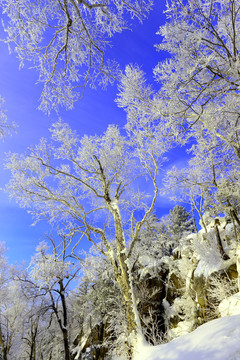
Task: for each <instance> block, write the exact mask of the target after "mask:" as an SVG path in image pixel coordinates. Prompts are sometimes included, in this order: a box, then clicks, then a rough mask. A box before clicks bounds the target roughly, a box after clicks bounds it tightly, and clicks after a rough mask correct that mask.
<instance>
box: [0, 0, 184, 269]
mask: <svg viewBox="0 0 240 360" xmlns="http://www.w3.org/2000/svg"><path fill="white" fill-rule="evenodd" d="M163 9H164V2H159V5H157V4H155V7H154V9H153V11H152V12H151V14H150V16H149V18H148V19H147V20H145V21H144V23H143V24H142V25H141V24H139V23H134V25H133V28H132V31H125V32H123V33H122V34H117V35H116V36H115V37H114V38H113V39H112V44H113V47H112V48H111V49H110V50H108V54H107V55H108V56H109V57H111V58H115V59H116V60H118V62H119V64H120V66H121V68H122V69H124V67H125V66H126V65H127V64H129V63H133V64H135V63H138V64H139V65H140V66H141V67H142V69H143V71H145V72H146V73H147V74H148V76H149V77H151V76H152V69H153V67H154V66H155V65H156V64H157V62H158V61H160V60H161V59H163V57H164V54H163V53H158V52H157V51H156V50H155V48H154V44H156V43H159V42H160V37H159V36H158V35H156V32H157V30H158V28H159V26H160V25H161V24H163V22H164V18H165V17H164V15H163V13H162V12H163ZM1 33H2V29H1ZM0 54H1V55H0V94H1V95H2V96H3V97H4V98H5V100H6V104H5V105H6V108H7V111H8V118H9V121H15V122H16V123H17V125H18V129H17V133H16V134H13V136H11V137H7V138H6V140H5V141H4V142H0V164H1V166H0V187H1V188H4V186H5V184H6V183H7V182H8V180H9V178H10V174H9V172H8V170H4V169H3V163H4V158H5V153H6V152H8V151H12V152H20V153H23V152H24V151H25V150H26V148H27V147H28V146H30V145H32V144H36V143H38V141H39V139H40V138H41V137H48V136H49V134H48V129H49V128H50V126H51V124H52V123H53V122H54V121H56V120H57V118H58V116H57V115H56V114H55V113H54V112H53V113H52V114H51V115H50V116H47V115H45V114H43V113H42V112H40V111H39V110H37V107H38V105H39V97H40V93H41V85H36V81H37V78H38V74H37V73H36V72H35V71H34V70H29V69H28V64H26V65H25V67H24V68H23V69H21V70H20V71H19V62H18V60H17V59H16V57H15V55H14V53H13V54H11V55H9V53H8V49H7V46H6V45H4V44H3V43H2V42H0ZM29 67H30V64H29ZM116 93H117V87H116V85H115V86H112V87H108V88H107V89H106V90H102V89H100V88H98V89H97V90H92V89H89V88H88V89H86V91H85V94H84V97H83V99H82V100H80V101H79V102H78V103H76V104H75V108H74V109H73V110H71V111H65V110H64V109H62V110H60V113H59V115H60V117H61V118H62V119H63V120H64V121H65V122H68V123H69V124H70V125H71V127H72V128H74V129H76V130H77V131H78V133H79V134H80V135H83V134H85V133H87V134H101V133H102V132H103V131H104V130H105V129H106V127H107V125H108V124H109V123H115V124H118V125H119V126H123V125H124V124H125V121H126V117H125V113H124V111H123V110H122V109H119V108H118V107H117V106H116V104H115V103H114V99H115V98H116ZM181 155H183V152H182V153H181V152H180V153H179V152H178V157H177V158H176V157H175V155H174V153H173V156H172V159H171V162H173V161H178V162H179V161H180V162H181V161H182V159H181ZM172 206H174V204H171V205H170V204H169V203H168V202H167V201H166V200H164V199H162V200H161V201H160V200H159V203H158V207H159V208H158V213H163V214H164V213H166V212H168V210H169V208H170V207H172ZM31 223H32V219H31V216H30V215H29V214H27V212H26V210H24V209H20V208H19V206H18V205H17V204H16V203H15V202H14V200H11V201H10V200H9V198H8V194H6V193H4V192H3V191H0V241H4V242H5V243H6V247H7V248H8V253H7V256H8V258H9V261H10V262H15V261H23V260H26V261H27V262H28V261H29V260H30V257H31V255H32V254H33V252H34V250H35V247H36V246H37V244H38V243H39V241H41V240H43V238H44V233H48V232H49V231H50V230H51V229H50V228H49V225H48V224H47V223H43V222H42V223H39V224H37V225H35V226H31Z"/></svg>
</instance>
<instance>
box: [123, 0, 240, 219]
mask: <svg viewBox="0 0 240 360" xmlns="http://www.w3.org/2000/svg"><path fill="white" fill-rule="evenodd" d="M166 18H167V20H166V24H165V25H163V26H161V28H160V30H159V34H160V35H161V36H162V38H163V40H162V42H161V44H160V45H158V46H157V48H158V49H159V50H164V51H167V52H168V53H169V55H170V57H169V58H168V59H167V60H165V61H162V62H159V63H158V64H157V66H156V67H155V69H154V76H155V80H156V81H157V82H158V83H159V89H158V90H155V89H156V87H151V86H149V85H148V84H147V81H146V79H145V77H144V74H143V72H142V71H141V70H140V69H139V68H138V67H130V66H128V67H127V68H126V71H125V74H123V76H122V80H121V84H120V86H119V90H120V92H119V96H118V99H117V102H118V104H119V106H121V107H124V108H125V109H126V111H127V114H128V121H131V119H136V118H137V119H139V121H141V119H142V118H151V119H155V122H156V123H158V121H159V119H160V118H161V119H162V120H161V124H162V125H163V124H164V125H165V126H166V128H167V131H166V134H169V135H170V136H171V138H172V139H175V141H176V144H179V143H181V144H185V145H186V144H187V145H188V144H190V148H191V152H192V155H193V160H191V164H189V168H188V169H186V171H185V174H182V176H181V174H180V176H178V179H177V181H176V182H175V184H176V188H177V186H178V185H179V184H180V185H179V186H180V187H182V188H183V190H184V188H185V190H184V191H183V192H182V195H183V196H184V197H186V195H188V198H189V200H190V202H191V204H192V205H193V207H195V209H196V210H197V211H198V213H199V215H200V217H202V214H203V212H204V210H203V208H202V207H203V206H202V205H203V202H204V201H202V200H204V199H205V197H208V199H207V201H206V206H209V205H210V206H211V207H213V206H216V204H217V206H218V208H219V211H223V209H220V207H221V206H222V208H223V207H224V206H225V209H226V207H228V210H229V211H232V212H233V214H234V215H236V211H235V209H236V196H237V195H238V194H239V185H238V184H239V180H238V173H239V160H240V156H239V145H240V144H239V96H238V95H239V94H238V93H239V56H238V53H239V49H240V35H239V23H240V12H239V4H238V2H237V1H234V0H233V1H228V2H226V1H224V0H218V1H213V0H210V1H199V0H190V1H187V2H184V1H182V0H171V1H169V2H168V3H167V8H166ZM186 173H187V174H186ZM173 175H174V177H175V179H176V176H175V175H176V172H175V173H174V174H173ZM186 175H187V176H186ZM168 182H169V179H168ZM228 188H229V190H230V191H229V192H228V193H227V190H226V189H228ZM189 190H190V191H189ZM230 193H231V196H230ZM209 195H210V196H209ZM211 198H212V202H211V201H210V202H209V200H211ZM233 201H234V202H235V204H234V205H235V206H234V207H233ZM237 202H238V201H237ZM231 207H232V208H231ZM235 218H236V216H235Z"/></svg>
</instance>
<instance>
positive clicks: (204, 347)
mask: <svg viewBox="0 0 240 360" xmlns="http://www.w3.org/2000/svg"><path fill="white" fill-rule="evenodd" d="M170 359H171V360H183V359H184V360H239V359H240V315H234V316H228V317H224V318H220V319H216V320H213V321H210V322H208V323H206V324H204V325H202V326H200V327H199V328H198V329H196V330H195V331H193V332H192V333H190V334H187V335H184V336H181V337H179V338H177V339H175V340H173V341H171V342H170V343H168V344H164V345H158V346H152V347H150V346H149V345H145V346H140V347H139V348H138V354H136V355H135V358H134V360H170Z"/></svg>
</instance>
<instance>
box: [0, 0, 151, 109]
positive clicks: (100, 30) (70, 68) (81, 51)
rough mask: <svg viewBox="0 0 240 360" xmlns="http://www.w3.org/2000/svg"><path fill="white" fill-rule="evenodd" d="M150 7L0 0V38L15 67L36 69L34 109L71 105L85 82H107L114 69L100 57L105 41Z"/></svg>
mask: <svg viewBox="0 0 240 360" xmlns="http://www.w3.org/2000/svg"><path fill="white" fill-rule="evenodd" d="M151 5H152V1H151V0H144V1H141V2H139V1H135V0H127V1H112V0H100V1H98V0H93V1H85V0H54V1H49V0H47V1H44V0H41V1H29V0H21V1H16V0H12V1H6V0H1V1H0V6H1V8H2V12H3V26H4V30H5V33H6V37H5V38H4V41H5V42H7V43H8V44H9V46H10V47H11V48H12V49H14V51H15V52H16V53H17V56H18V58H19V60H20V66H23V65H24V64H25V63H26V61H29V62H30V63H31V66H32V67H34V68H36V69H37V71H38V73H39V79H38V81H39V82H40V83H42V84H43V91H42V96H41V100H42V101H41V105H40V108H41V109H42V110H45V111H49V110H50V109H51V108H52V107H53V108H58V106H59V105H64V106H66V107H67V108H71V107H72V106H73V103H74V101H76V100H77V99H78V98H80V97H81V96H82V92H83V90H84V88H85V87H86V85H87V84H88V83H89V84H90V85H91V86H95V85H96V83H100V84H101V85H103V86H105V85H106V83H107V82H108V81H110V82H111V81H113V80H114V79H115V78H116V77H117V74H118V68H117V66H116V62H115V61H110V60H108V59H105V52H106V49H107V47H108V46H109V39H110V38H111V37H112V36H113V35H114V34H115V33H120V32H122V31H123V30H124V29H126V28H129V27H130V24H129V20H130V19H133V18H136V19H138V20H140V21H142V20H143V19H144V18H145V17H146V16H147V14H148V12H149V10H150V8H151Z"/></svg>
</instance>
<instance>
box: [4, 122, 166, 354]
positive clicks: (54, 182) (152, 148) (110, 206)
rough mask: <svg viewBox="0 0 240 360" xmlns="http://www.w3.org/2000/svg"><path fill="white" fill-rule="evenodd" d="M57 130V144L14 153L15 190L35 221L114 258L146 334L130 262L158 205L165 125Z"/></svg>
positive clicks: (134, 327) (128, 304)
mask: <svg viewBox="0 0 240 360" xmlns="http://www.w3.org/2000/svg"><path fill="white" fill-rule="evenodd" d="M51 132H52V140H53V142H52V143H48V142H47V141H46V140H44V139H42V140H41V142H40V144H39V145H37V146H36V147H35V148H32V149H31V150H29V153H28V155H17V154H12V155H10V156H9V163H8V168H11V170H12V180H11V181H10V183H9V191H10V192H11V195H12V196H13V197H15V198H16V200H17V201H18V202H19V203H20V205H21V206H23V207H26V208H28V209H30V212H31V213H32V215H33V216H35V218H36V220H39V219H43V218H44V219H46V218H47V219H49V221H50V222H51V223H56V222H58V223H59V222H61V223H65V224H66V225H67V226H68V228H69V236H70V234H79V236H80V238H79V241H80V240H81V239H82V238H83V237H86V238H87V239H88V240H89V241H90V242H91V243H93V244H94V246H95V247H96V248H97V249H98V250H99V251H100V252H101V253H102V254H103V255H104V256H107V258H108V259H109V261H110V263H111V265H112V268H113V270H114V277H115V280H116V282H117V283H118V286H119V288H120V289H121V292H122V295H123V298H124V309H125V314H126V323H127V329H128V334H129V335H130V334H131V333H134V334H135V335H136V334H137V333H139V334H141V326H140V322H139V319H138V314H137V312H136V311H135V309H136V306H135V304H134V303H135V300H134V294H133V290H132V281H131V269H130V268H129V258H130V257H131V254H132V251H133V248H134V246H135V243H136V242H137V239H138V237H139V232H140V230H141V228H142V226H143V225H144V223H145V222H146V219H147V218H148V216H149V215H150V214H151V212H152V210H153V207H154V205H155V202H156V199H157V195H158V185H157V175H158V172H159V168H160V165H161V163H162V160H163V154H164V152H165V151H166V150H167V149H168V147H169V144H168V143H167V142H166V141H165V138H164V137H162V134H161V131H160V128H157V127H156V128H154V127H153V126H152V124H151V123H150V122H146V121H145V122H142V123H139V122H136V123H134V122H132V123H131V124H129V125H128V127H127V130H126V136H123V135H121V134H120V130H119V129H118V128H117V127H116V126H109V127H108V129H107V131H106V132H105V134H104V135H102V136H99V137H98V136H86V135H85V136H83V137H82V138H78V136H77V135H76V133H75V132H74V131H72V130H71V129H70V127H69V126H68V125H66V124H63V123H62V122H57V123H56V124H54V125H53V127H52V129H51ZM140 176H141V177H142V182H144V181H146V179H149V180H150V181H151V186H152V190H151V193H150V194H145V193H144V192H143V191H140V190H138V187H137V186H136V185H137V181H139V177H140ZM139 184H140V183H139V182H138V185H139ZM139 214H142V215H141V216H140V215H139ZM113 240H114V242H113V244H112V241H113ZM127 242H128V243H129V248H127V245H126V243H127ZM77 245H78V242H77V244H76V243H75V244H74V246H72V249H73V250H74V248H75V247H76V246H77ZM132 338H133V337H132ZM129 341H130V340H129ZM131 346H132V345H130V347H131Z"/></svg>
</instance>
